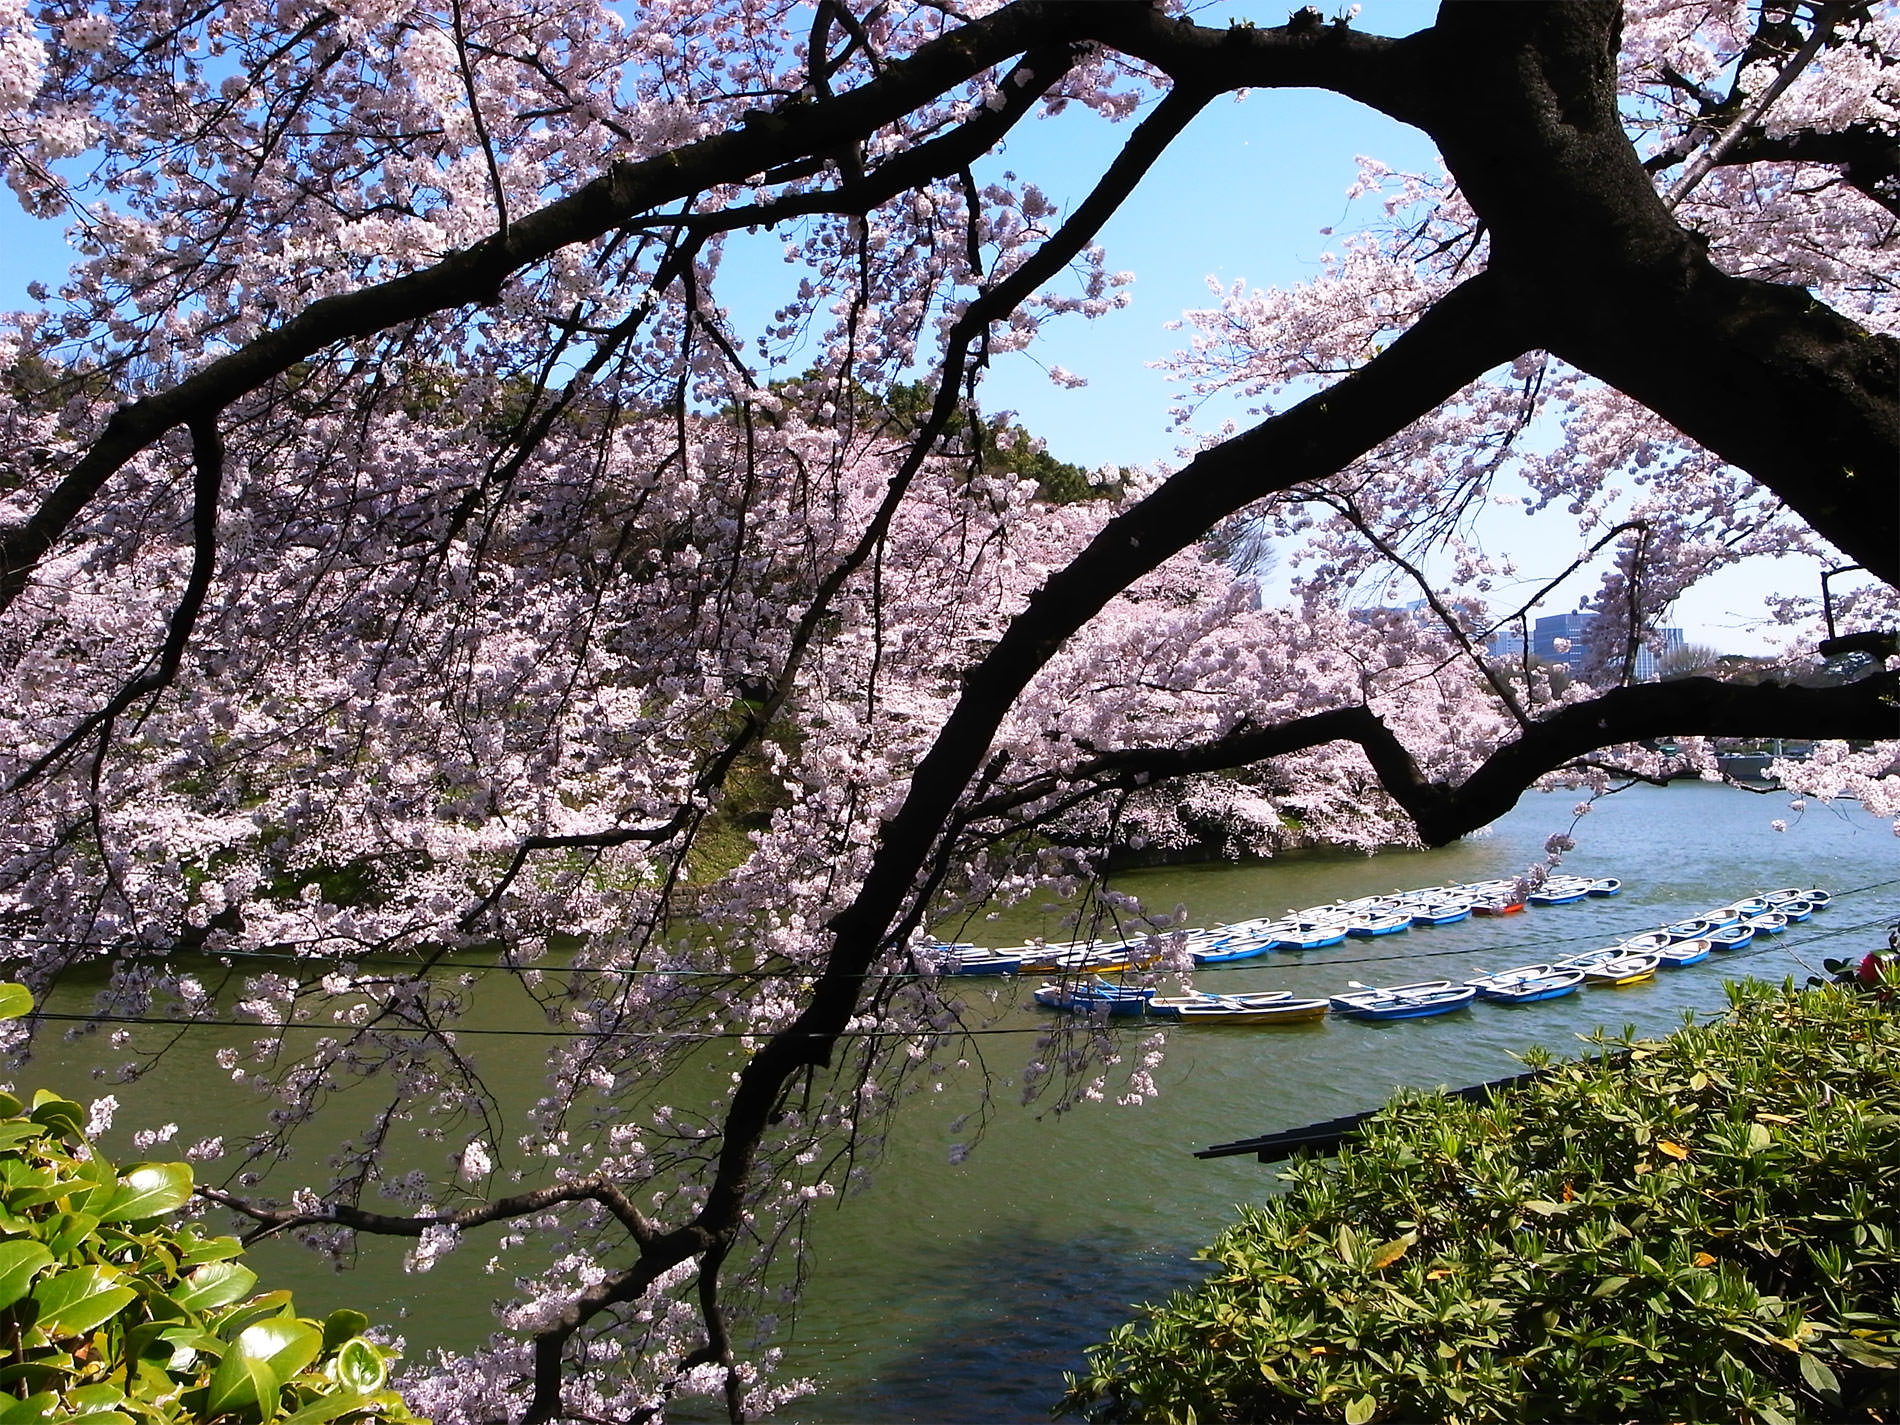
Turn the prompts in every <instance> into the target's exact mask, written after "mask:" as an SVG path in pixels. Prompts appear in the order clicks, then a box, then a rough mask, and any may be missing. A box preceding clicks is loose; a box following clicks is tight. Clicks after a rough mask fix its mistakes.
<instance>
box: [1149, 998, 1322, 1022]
mask: <svg viewBox="0 0 1900 1425" xmlns="http://www.w3.org/2000/svg"><path fill="white" fill-rule="evenodd" d="M1328 1008H1329V1006H1328V1005H1327V1003H1326V1001H1325V1000H1323V999H1290V1000H1288V1001H1287V1002H1286V1003H1285V1004H1276V1005H1263V1006H1261V1007H1259V1008H1256V1009H1250V1008H1248V1007H1247V1006H1246V1005H1234V1004H1190V1005H1182V1006H1181V1008H1180V1009H1179V1011H1177V1013H1176V1014H1175V1016H1174V1017H1175V1018H1176V1019H1179V1020H1180V1021H1181V1022H1182V1023H1184V1024H1242V1025H1251V1026H1254V1027H1256V1028H1257V1027H1259V1026H1260V1025H1263V1024H1307V1023H1311V1022H1312V1021H1313V1020H1315V1019H1324V1018H1325V1017H1326V1012H1327V1009H1328Z"/></svg>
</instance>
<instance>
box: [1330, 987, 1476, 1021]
mask: <svg viewBox="0 0 1900 1425" xmlns="http://www.w3.org/2000/svg"><path fill="white" fill-rule="evenodd" d="M1477 997H1478V992H1477V991H1476V990H1475V989H1473V988H1472V987H1471V986H1470V985H1454V984H1453V983H1452V982H1451V981H1450V980H1420V981H1419V982H1418V983H1416V984H1410V985H1392V986H1389V987H1386V988H1377V987H1374V986H1370V985H1368V986H1367V987H1366V988H1364V989H1359V990H1351V991H1349V992H1347V993H1346V994H1343V995H1334V996H1333V997H1332V1000H1331V1004H1332V1009H1333V1013H1334V1014H1344V1015H1350V1016H1351V1017H1352V1018H1354V1019H1421V1018H1423V1017H1424V1016H1426V1015H1428V1014H1445V1013H1448V1012H1449V1011H1451V1010H1454V1009H1463V1008H1464V1007H1465V1006H1466V1005H1468V1004H1470V1003H1471V1002H1472V1001H1473V1000H1474V999H1476V998H1477Z"/></svg>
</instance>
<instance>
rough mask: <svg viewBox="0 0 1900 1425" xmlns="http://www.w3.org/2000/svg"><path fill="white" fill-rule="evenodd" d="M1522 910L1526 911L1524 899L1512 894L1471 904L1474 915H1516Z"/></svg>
mask: <svg viewBox="0 0 1900 1425" xmlns="http://www.w3.org/2000/svg"><path fill="white" fill-rule="evenodd" d="M1522 909H1524V902H1523V899H1522V898H1521V897H1518V896H1515V895H1511V894H1504V895H1498V896H1494V897H1492V898H1491V899H1489V900H1475V901H1473V902H1472V903H1471V913H1472V914H1473V915H1516V914H1517V913H1518V912H1519V911H1521V910H1522Z"/></svg>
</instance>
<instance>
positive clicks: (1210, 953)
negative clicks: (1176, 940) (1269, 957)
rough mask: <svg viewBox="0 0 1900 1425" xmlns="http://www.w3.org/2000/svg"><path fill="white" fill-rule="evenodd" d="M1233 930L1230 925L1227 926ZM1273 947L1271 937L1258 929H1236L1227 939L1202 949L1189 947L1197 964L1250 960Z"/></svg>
mask: <svg viewBox="0 0 1900 1425" xmlns="http://www.w3.org/2000/svg"><path fill="white" fill-rule="evenodd" d="M1228 929H1229V930H1233V929H1234V928H1233V927H1232V926H1229V927H1228ZM1272 948H1273V937H1272V936H1271V935H1267V934H1263V933H1262V932H1260V931H1258V930H1247V931H1237V932H1235V933H1234V934H1232V935H1230V936H1229V937H1228V938H1227V939H1225V940H1222V941H1220V942H1219V943H1217V944H1215V945H1212V946H1209V947H1208V948H1206V949H1204V950H1195V949H1192V948H1190V949H1189V951H1188V953H1189V954H1190V955H1192V956H1193V957H1194V963H1195V964H1197V965H1225V964H1229V963H1230V962H1232V961H1235V960H1251V959H1253V958H1254V957H1255V956H1256V955H1264V954H1266V953H1267V951H1269V950H1271V949H1272Z"/></svg>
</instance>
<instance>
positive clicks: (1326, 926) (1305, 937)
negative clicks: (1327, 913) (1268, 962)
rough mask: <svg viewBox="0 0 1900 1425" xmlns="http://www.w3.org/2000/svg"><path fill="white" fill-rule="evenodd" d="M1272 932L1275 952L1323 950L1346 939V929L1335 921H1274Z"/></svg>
mask: <svg viewBox="0 0 1900 1425" xmlns="http://www.w3.org/2000/svg"><path fill="white" fill-rule="evenodd" d="M1274 931H1275V933H1274V939H1273V948H1274V949H1275V950H1324V949H1325V948H1326V947H1327V946H1328V945H1339V944H1342V943H1343V942H1344V941H1345V939H1346V927H1345V926H1344V925H1343V924H1342V923H1340V922H1339V921H1337V920H1282V921H1276V922H1275V923H1274Z"/></svg>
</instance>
